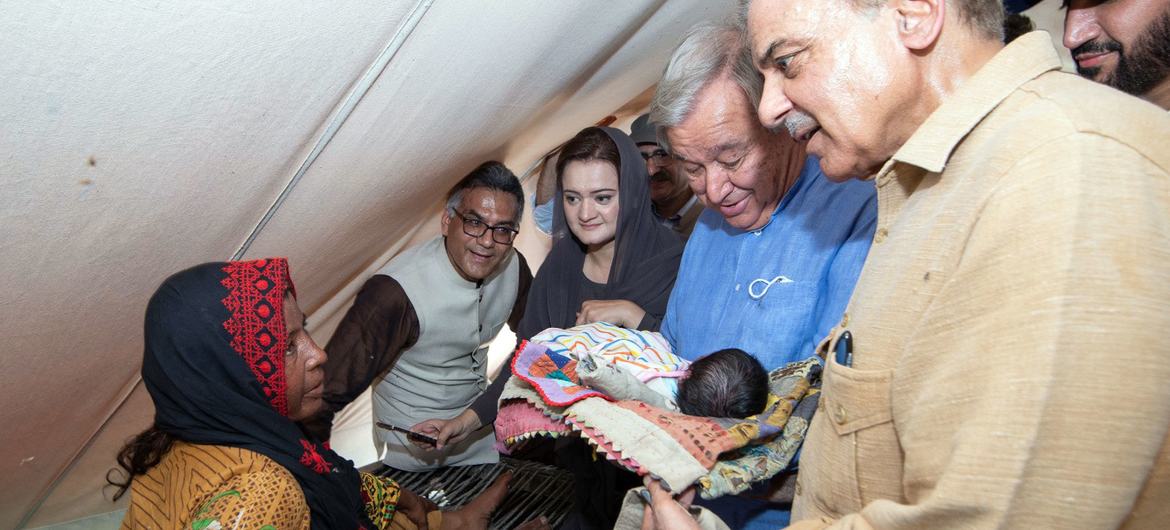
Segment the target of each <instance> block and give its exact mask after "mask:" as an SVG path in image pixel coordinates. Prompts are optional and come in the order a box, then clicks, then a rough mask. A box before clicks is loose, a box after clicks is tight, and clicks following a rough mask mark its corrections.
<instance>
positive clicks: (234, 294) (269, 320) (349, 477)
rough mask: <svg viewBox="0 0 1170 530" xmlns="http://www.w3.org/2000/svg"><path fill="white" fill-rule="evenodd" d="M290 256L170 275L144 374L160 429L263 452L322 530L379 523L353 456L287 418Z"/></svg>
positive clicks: (149, 319)
mask: <svg viewBox="0 0 1170 530" xmlns="http://www.w3.org/2000/svg"><path fill="white" fill-rule="evenodd" d="M286 292H292V293H294V295H295V291H294V290H293V285H292V281H291V279H290V278H289V273H288V262H287V261H286V260H285V259H284V258H271V259H266V260H255V261H243V262H229V263H205V264H203V265H198V266H195V267H192V268H190V269H187V270H185V271H182V272H179V273H177V274H175V275H174V276H171V277H170V278H167V280H166V281H164V282H163V284H162V285H161V286H159V288H158V290H157V291H155V293H154V296H153V297H151V299H150V304H149V305H148V306H147V308H146V353H145V356H144V359H143V363H142V379H143V381H144V382H145V383H146V388H147V390H148V391H149V392H150V397H151V399H153V400H154V406H155V420H154V421H155V427H156V428H157V429H159V430H161V431H163V432H166V433H167V434H170V435H171V436H173V437H175V438H177V439H179V440H183V441H186V442H190V443H194V444H210V445H226V446H232V447H240V448H243V449H247V450H250V451H255V452H257V453H260V454H262V455H264V456H267V457H268V458H271V459H272V460H274V461H276V462H277V463H278V464H280V465H282V466H284V467H285V469H287V470H288V471H289V472H290V473H292V475H293V476H294V477H296V479H297V482H298V483H300V486H301V490H302V491H303V492H304V495H305V500H306V501H308V504H309V508H310V509H311V511H312V515H311V521H312V527H313V528H315V529H316V528H343V529H345V528H360V527H362V526H364V527H367V528H372V527H373V526H372V525H371V524H370V522H369V521H368V520H367V519H366V517H365V511H364V509H363V504H362V499H361V479H360V477H359V475H358V473H357V470H355V469H354V467H353V463H352V462H350V461H348V460H346V459H344V458H341V457H340V456H338V455H337V454H336V453H334V452H333V451H331V450H329V449H328V448H327V447H323V446H320V445H317V444H314V443H312V442H309V441H308V440H306V439H305V437H304V435H302V434H301V431H300V429H299V428H298V427H297V425H296V424H295V423H293V421H292V420H290V419H288V418H287V417H286V414H287V412H288V402H287V396H286V395H285V386H286V385H285V371H284V370H285V363H284V360H285V351H286V349H287V342H288V337H287V332H286V330H285V329H286V328H285V322H284V295H285V293H286Z"/></svg>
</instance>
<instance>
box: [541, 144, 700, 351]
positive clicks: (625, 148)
mask: <svg viewBox="0 0 1170 530" xmlns="http://www.w3.org/2000/svg"><path fill="white" fill-rule="evenodd" d="M556 168H557V194H556V196H555V198H556V199H555V203H554V211H553V237H554V239H555V240H556V242H555V243H554V244H553V247H552V250H551V251H549V254H548V257H547V258H546V259H545V261H544V264H543V265H541V267H540V271H539V272H538V273H537V274H536V278H535V279H534V280H533V283H532V288H531V289H530V290H529V292H528V305H527V306H526V308H525V311H524V318H523V320H521V322H520V329H519V330H518V334H519V335H520V336H521V337H523V338H531V337H532V336H534V335H536V334H537V333H540V332H541V331H543V330H545V329H547V328H569V327H572V326H574V325H577V324H587V323H590V322H609V323H611V324H617V325H620V326H623V327H627V328H631V329H641V330H648V331H657V330H658V328H659V326H660V325H661V323H662V317H663V315H665V314H666V302H667V300H668V299H669V298H670V291H671V289H672V288H673V287H674V279H675V277H676V276H677V275H678V265H679V261H680V260H681V258H682V251H683V242H682V239H680V238H679V236H678V235H677V234H676V233H674V232H673V231H672V230H670V229H669V228H667V227H665V226H662V225H661V224H659V223H658V222H657V221H656V220H655V219H654V214H653V213H652V212H651V210H650V183H649V177H648V176H647V174H646V163H645V162H644V161H643V160H642V156H641V153H640V152H639V151H638V147H637V146H636V145H634V141H633V140H631V139H630V137H629V136H627V135H626V134H625V133H623V132H621V131H619V130H617V129H612V128H609V127H589V128H586V129H584V130H582V131H581V132H579V133H577V136H575V137H573V139H571V140H569V142H568V143H566V144H565V145H564V147H563V148H562V149H561V152H560V156H559V158H558V159H557V165H556Z"/></svg>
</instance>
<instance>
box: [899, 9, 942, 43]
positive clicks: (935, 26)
mask: <svg viewBox="0 0 1170 530" xmlns="http://www.w3.org/2000/svg"><path fill="white" fill-rule="evenodd" d="M946 4H947V2H946V0H893V1H892V2H890V7H891V8H892V11H893V14H894V17H895V18H896V22H897V25H898V37H899V38H900V39H901V40H902V44H904V45H905V46H906V48H908V49H910V50H915V51H921V50H927V49H929V48H930V47H931V46H933V45H934V43H935V42H936V41H937V40H938V36H939V34H940V33H942V28H943V22H944V21H945V19H946V14H947V5H946Z"/></svg>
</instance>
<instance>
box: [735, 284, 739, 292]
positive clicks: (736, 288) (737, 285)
mask: <svg viewBox="0 0 1170 530" xmlns="http://www.w3.org/2000/svg"><path fill="white" fill-rule="evenodd" d="M735 290H736V291H738V290H739V284H738V283H737V284H735Z"/></svg>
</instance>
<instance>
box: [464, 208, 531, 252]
mask: <svg viewBox="0 0 1170 530" xmlns="http://www.w3.org/2000/svg"><path fill="white" fill-rule="evenodd" d="M451 211H452V212H455V213H456V214H458V215H459V218H460V219H462V220H463V233H464V234H467V235H469V236H471V237H480V236H482V235H483V233H484V232H487V231H488V230H491V231H492V241H495V242H496V243H499V244H501V245H511V244H512V242H513V241H515V240H516V234H519V233H520V231H519V230H516V229H515V228H512V227H510V226H502V225H494V226H493V225H489V224H487V223H485V222H483V219H480V218H478V217H473V216H470V215H467V214H465V213H463V212H460V211H459V210H456V209H454V208H452V209H451Z"/></svg>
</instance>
